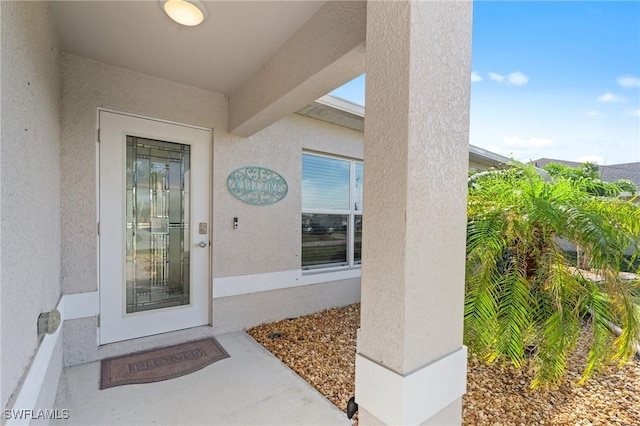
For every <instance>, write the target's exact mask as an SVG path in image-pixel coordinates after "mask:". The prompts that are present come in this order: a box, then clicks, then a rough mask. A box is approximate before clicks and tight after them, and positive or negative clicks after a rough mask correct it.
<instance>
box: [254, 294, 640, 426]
mask: <svg viewBox="0 0 640 426" xmlns="http://www.w3.org/2000/svg"><path fill="white" fill-rule="evenodd" d="M359 324H360V305H359V304H354V305H349V306H346V307H344V308H336V309H329V310H326V311H322V312H319V313H316V314H313V315H308V316H305V317H299V318H291V319H287V320H283V321H278V322H274V323H270V324H263V325H260V326H258V327H254V328H252V329H250V330H249V331H248V333H249V334H250V335H251V336H253V338H254V339H256V340H257V341H258V342H259V343H260V344H262V345H263V346H264V347H265V348H267V350H269V351H270V352H272V353H273V354H274V355H275V356H277V357H278V358H279V359H280V360H281V361H282V362H284V363H285V364H287V365H288V366H289V367H290V368H291V369H293V370H294V371H295V372H296V373H298V374H299V375H300V376H301V377H302V378H303V379H304V380H306V381H307V382H308V383H310V384H311V385H312V386H313V387H314V388H316V389H317V390H318V391H319V392H320V393H322V394H323V395H325V396H326V397H327V398H328V399H329V400H330V401H331V402H333V403H334V404H335V405H337V406H338V407H339V408H340V409H341V410H343V411H344V410H346V406H347V401H348V400H349V398H351V397H352V396H353V395H354V393H355V390H354V381H355V347H356V329H357V328H358V326H359ZM270 336H271V337H270ZM586 343H587V340H586V335H585V338H582V339H581V340H580V342H579V344H578V348H577V351H576V352H575V353H574V354H573V355H572V356H571V358H570V359H569V368H568V369H567V374H566V377H565V379H564V380H563V382H562V383H561V384H560V386H558V387H555V388H553V389H547V390H535V391H532V390H530V389H529V383H530V382H531V374H530V372H529V371H526V370H517V369H515V368H513V367H511V366H509V365H501V364H499V363H494V364H492V365H489V366H487V365H485V364H483V363H481V362H480V361H479V360H477V359H476V358H474V357H473V356H471V357H470V359H469V368H468V370H467V394H466V395H465V396H464V403H463V423H464V424H467V425H532V424H540V425H610V424H620V425H640V362H639V361H637V360H635V361H633V362H631V363H629V364H627V365H625V366H623V367H621V368H618V367H617V366H611V367H607V368H606V369H604V370H603V371H602V372H601V373H600V374H597V375H594V376H592V377H591V379H589V381H587V383H586V384H585V385H583V386H579V385H577V384H576V383H577V381H578V380H579V379H580V377H581V372H582V369H583V367H584V361H583V360H584V359H585V358H586V351H587V345H586Z"/></svg>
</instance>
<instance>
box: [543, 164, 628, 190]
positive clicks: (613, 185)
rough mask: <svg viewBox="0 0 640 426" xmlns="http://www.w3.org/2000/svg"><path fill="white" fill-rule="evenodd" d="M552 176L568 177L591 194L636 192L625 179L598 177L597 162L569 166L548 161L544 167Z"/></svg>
mask: <svg viewBox="0 0 640 426" xmlns="http://www.w3.org/2000/svg"><path fill="white" fill-rule="evenodd" d="M544 170H546V171H547V172H548V173H549V175H550V176H551V177H553V178H563V179H568V180H570V181H572V182H574V183H576V184H578V185H579V186H580V187H581V188H582V189H583V190H585V191H587V192H588V193H590V194H593V195H600V196H605V195H607V196H617V195H619V194H621V193H623V192H627V193H630V194H632V195H633V194H636V193H637V192H638V188H637V187H636V185H635V184H634V183H633V182H631V181H629V180H626V179H619V180H617V181H615V182H604V181H602V179H600V171H599V170H600V169H599V167H598V165H597V164H595V163H590V162H586V163H583V164H582V165H581V166H580V167H569V166H565V165H563V164H557V163H549V164H547V165H546V166H545V167H544Z"/></svg>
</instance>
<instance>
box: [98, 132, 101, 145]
mask: <svg viewBox="0 0 640 426" xmlns="http://www.w3.org/2000/svg"><path fill="white" fill-rule="evenodd" d="M100 136H101V135H100V129H98V143H100V142H101V141H100Z"/></svg>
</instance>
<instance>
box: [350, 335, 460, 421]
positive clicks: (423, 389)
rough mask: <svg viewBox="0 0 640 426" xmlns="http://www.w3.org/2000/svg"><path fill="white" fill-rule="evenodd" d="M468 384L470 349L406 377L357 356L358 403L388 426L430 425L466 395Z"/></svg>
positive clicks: (361, 356) (444, 358)
mask: <svg viewBox="0 0 640 426" xmlns="http://www.w3.org/2000/svg"><path fill="white" fill-rule="evenodd" d="M466 382H467V348H466V346H462V347H460V348H459V349H458V350H456V351H455V352H453V353H450V354H449V355H446V356H444V357H443V358H440V359H439V360H437V361H434V362H432V363H431V364H429V365H426V366H424V367H422V368H421V369H419V370H417V371H414V372H413V373H410V374H408V375H406V376H403V375H400V374H398V373H396V372H395V371H392V370H389V369H388V368H386V367H385V366H383V365H381V364H378V363H376V362H374V361H371V360H370V359H368V358H367V357H365V356H364V355H362V354H360V353H358V354H357V355H356V402H357V403H358V405H359V406H360V407H361V409H363V410H364V411H366V412H367V413H368V414H370V416H372V417H374V418H376V419H378V420H379V421H380V422H382V423H385V424H404V425H419V424H422V423H425V422H427V421H428V420H429V419H430V418H431V417H433V416H434V415H436V414H437V413H439V412H440V411H442V410H443V409H444V408H445V407H447V406H449V405H451V404H452V403H454V402H456V401H457V400H459V399H460V397H462V395H464V393H465V392H466ZM365 417H366V414H365ZM374 423H375V421H374Z"/></svg>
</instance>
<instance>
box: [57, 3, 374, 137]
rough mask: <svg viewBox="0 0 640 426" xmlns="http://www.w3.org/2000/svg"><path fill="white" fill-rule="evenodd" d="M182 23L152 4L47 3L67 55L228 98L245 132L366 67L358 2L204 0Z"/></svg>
mask: <svg viewBox="0 0 640 426" xmlns="http://www.w3.org/2000/svg"><path fill="white" fill-rule="evenodd" d="M202 3H203V4H204V5H205V7H206V8H207V10H208V15H209V16H208V19H207V20H205V22H203V23H202V24H201V25H199V26H197V27H183V26H181V25H179V24H177V23H175V22H173V21H172V20H171V19H169V17H168V16H167V15H166V14H165V13H164V11H163V10H162V7H161V5H160V3H159V2H158V1H155V0H152V1H127V2H121V1H52V2H51V8H52V11H53V16H54V19H55V24H56V28H57V32H58V36H59V39H60V44H61V49H62V51H64V52H67V53H70V54H73V55H77V56H82V57H85V58H89V59H94V60H96V61H99V62H104V63H107V64H110V65H115V66H118V67H122V68H126V69H129V70H133V71H137V72H140V73H143V74H147V75H152V76H155V77H159V78H163V79H167V80H171V81H174V82H178V83H183V84H187V85H190V86H195V87H199V88H202V89H207V90H211V91H214V92H217V93H221V94H224V95H227V97H228V99H229V129H228V130H229V131H230V132H232V133H235V134H238V135H241V136H247V135H250V134H252V133H254V132H256V131H258V130H261V129H262V128H264V127H266V126H268V125H269V124H271V123H273V122H275V121H277V120H279V119H280V118H282V117H283V116H285V115H287V114H290V113H292V112H294V111H296V110H298V109H300V108H302V107H303V106H305V105H306V104H308V103H309V102H311V101H313V100H315V99H317V98H319V97H320V96H322V95H324V94H326V93H327V92H329V91H331V90H332V89H334V88H336V87H338V86H340V85H341V84H344V83H345V82H347V81H349V80H350V79H352V78H354V77H356V76H358V75H359V74H361V73H363V72H364V38H365V22H366V17H365V15H366V7H365V4H364V2H327V1H203V2H202Z"/></svg>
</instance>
